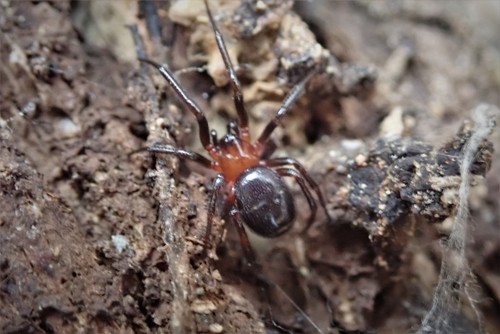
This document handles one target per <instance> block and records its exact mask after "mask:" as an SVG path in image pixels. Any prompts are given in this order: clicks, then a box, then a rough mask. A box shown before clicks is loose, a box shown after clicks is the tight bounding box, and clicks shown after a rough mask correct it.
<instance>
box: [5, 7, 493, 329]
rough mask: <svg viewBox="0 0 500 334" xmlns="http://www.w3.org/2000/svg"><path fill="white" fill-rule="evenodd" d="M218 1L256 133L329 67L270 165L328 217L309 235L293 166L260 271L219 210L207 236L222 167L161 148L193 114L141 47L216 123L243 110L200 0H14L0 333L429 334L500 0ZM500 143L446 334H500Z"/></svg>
mask: <svg viewBox="0 0 500 334" xmlns="http://www.w3.org/2000/svg"><path fill="white" fill-rule="evenodd" d="M210 6H211V9H212V12H213V14H214V16H215V19H216V21H217V24H218V26H219V28H220V30H221V32H222V35H223V36H224V40H225V42H226V45H227V49H228V53H229V55H230V56H231V59H232V61H233V64H234V65H235V68H236V71H237V73H238V77H239V79H240V81H241V82H242V87H243V93H244V97H245V102H246V106H247V109H248V112H249V116H250V121H251V134H252V136H253V137H254V138H255V137H256V136H258V134H259V133H260V132H261V131H262V129H263V128H264V127H265V125H266V124H267V122H268V121H269V120H270V119H271V118H272V117H273V115H274V113H275V112H276V110H278V109H279V107H280V104H281V101H282V100H283V99H284V97H285V96H286V94H287V93H288V92H289V91H290V89H292V87H293V86H294V85H295V84H296V83H297V82H299V81H300V80H301V79H303V78H304V77H305V76H306V75H307V74H308V73H309V72H310V71H312V70H316V71H317V74H316V75H314V76H313V78H312V79H311V80H310V82H308V83H307V88H306V89H305V92H304V94H303V96H302V97H301V98H300V99H299V100H298V101H296V103H294V105H293V107H292V108H291V109H290V111H289V113H288V114H287V115H286V117H285V118H284V119H283V121H282V127H279V128H278V129H276V131H275V133H274V136H273V141H276V142H277V143H278V149H277V151H276V153H275V154H274V156H289V157H293V158H296V159H297V160H299V161H300V162H301V163H303V165H304V166H305V167H306V169H307V170H308V171H309V172H310V174H311V176H312V178H313V179H314V180H316V181H317V182H318V184H319V186H320V188H321V191H322V193H323V194H324V196H325V199H326V209H327V210H328V213H329V215H330V216H331V218H332V219H331V220H328V219H327V217H326V215H325V213H324V212H323V211H322V207H321V206H320V205H319V203H318V206H319V209H318V213H317V216H316V219H315V220H314V223H313V225H312V227H311V228H310V229H308V230H307V232H306V233H302V230H303V228H304V226H305V224H306V221H307V219H308V217H309V213H310V211H309V207H308V202H307V200H306V198H305V197H304V195H303V193H302V191H301V188H300V186H299V185H298V184H297V183H295V182H293V178H292V179H291V180H290V181H291V182H290V183H289V186H290V189H291V191H292V193H293V196H294V198H295V206H296V209H297V210H296V211H297V218H296V221H295V223H294V226H293V228H292V229H291V230H290V231H289V232H287V233H286V234H284V235H283V236H280V237H278V238H272V239H265V238H261V237H259V236H256V235H253V234H252V233H251V232H249V234H250V241H251V244H252V249H253V250H254V251H255V253H256V255H257V259H258V262H259V265H260V266H261V267H262V272H263V274H262V276H261V277H260V278H259V277H257V276H260V275H256V274H257V273H256V270H252V269H249V268H248V266H247V261H246V258H245V255H244V252H243V251H242V247H241V243H240V239H239V236H238V233H237V230H236V228H235V227H234V224H232V222H231V221H228V223H227V224H225V221H224V220H223V219H222V218H220V217H224V216H225V215H224V201H222V200H221V201H220V203H219V204H220V205H219V206H220V207H218V208H217V210H218V215H217V216H218V218H216V220H215V222H214V225H213V226H212V229H211V233H210V236H209V242H208V243H205V242H204V241H205V239H204V237H205V232H206V222H207V204H206V203H207V199H208V196H209V194H210V193H211V189H212V186H211V180H212V179H213V177H214V173H213V172H211V171H206V170H205V169H203V168H202V167H200V166H198V165H197V164H195V163H192V162H186V161H179V160H178V159H176V158H174V157H172V156H169V155H157V156H154V155H152V154H150V153H149V152H147V150H146V148H147V147H148V146H151V145H153V144H163V145H173V146H176V147H183V148H186V149H189V150H192V151H196V152H200V153H202V152H203V149H202V146H201V144H200V142H199V137H198V129H197V124H196V119H195V117H193V115H192V114H190V113H189V111H188V110H186V108H184V106H183V105H182V104H181V103H179V101H178V100H177V99H176V97H175V95H174V94H173V93H172V92H171V91H170V90H169V89H168V87H167V84H166V82H165V81H164V79H163V78H162V77H161V76H160V75H159V73H157V71H156V70H155V69H154V68H152V67H150V66H149V65H147V64H145V63H139V62H138V61H137V57H143V58H148V59H152V60H155V61H157V62H160V63H163V64H168V65H169V67H170V69H172V70H173V71H175V72H176V76H177V77H178V78H179V80H180V81H181V82H182V86H183V87H184V88H185V90H186V91H187V92H188V93H189V95H190V96H192V97H193V98H194V100H196V102H197V103H198V104H199V105H200V107H201V109H202V110H204V111H205V114H206V116H207V118H208V121H209V124H210V126H211V127H212V128H213V129H215V130H216V131H217V132H218V133H219V134H223V133H225V131H226V123H227V122H228V120H230V119H236V118H237V116H236V115H237V114H236V109H235V107H234V104H233V102H232V94H231V92H232V91H231V89H230V86H229V85H228V77H227V75H226V72H225V67H224V63H223V62H222V59H221V58H220V54H219V51H218V49H217V45H216V44H215V40H214V37H213V36H214V35H213V30H212V28H211V26H210V25H209V24H208V19H207V14H206V10H205V7H204V5H203V2H201V1H194V0H193V1H172V2H134V1H128V2H118V1H95V2H75V1H64V0H61V1H54V2H43V1H32V2H30V1H8V0H7V1H2V2H1V3H0V8H1V10H0V32H1V35H0V42H1V50H0V56H1V63H0V76H1V81H0V83H1V89H0V94H1V100H0V116H1V117H0V174H1V175H0V183H1V193H0V194H1V195H0V332H2V333H82V332H84V333H94V332H97V333H411V332H417V331H418V329H419V326H420V324H421V322H422V319H423V317H424V316H425V314H426V312H428V311H429V310H430V309H431V306H432V302H433V292H434V291H435V288H436V285H437V283H438V277H439V272H440V266H441V257H442V252H443V248H442V247H441V244H442V241H443V240H446V239H447V237H448V235H449V234H450V231H451V229H452V227H451V226H452V224H453V217H454V215H455V212H456V207H457V205H458V202H459V201H458V188H459V185H460V181H461V175H460V163H461V157H462V152H463V150H464V147H466V145H467V143H468V140H469V139H470V138H471V136H472V134H473V129H474V123H473V122H472V121H471V110H472V109H474V108H475V107H476V106H477V105H478V104H480V103H483V102H485V103H489V104H492V105H500V95H499V94H498V92H499V91H500V72H499V69H500V44H499V41H498V38H497V32H498V31H500V4H499V3H498V2H496V1H475V2H458V3H455V2H437V1H424V2H418V5H417V3H416V2H413V1H402V2H397V3H394V2H389V1H377V2H371V1H361V0H360V1H350V2H338V1H315V2H305V1H304V2H302V1H300V2H297V3H295V4H294V3H293V2H292V1H273V0H266V1H243V2H239V1H210ZM497 120H498V118H497ZM499 137H500V135H499V133H498V131H496V132H493V133H492V134H491V135H490V137H489V139H488V140H485V141H483V142H482V143H481V145H480V147H479V149H478V150H477V152H476V154H475V158H474V162H473V164H472V167H471V170H470V172H471V175H472V178H471V180H472V185H473V187H472V188H471V191H470V194H469V195H470V196H469V211H470V219H469V223H470V226H469V229H468V231H469V233H468V235H467V246H466V260H467V261H468V262H467V263H468V265H469V266H470V268H471V271H472V273H473V274H474V277H475V278H474V279H473V280H471V281H469V283H470V284H471V287H470V289H469V288H468V287H467V288H460V287H459V288H457V297H456V300H457V303H461V304H460V305H461V306H460V307H459V308H458V309H459V310H460V311H459V313H456V312H451V311H449V310H448V309H447V308H446V306H445V307H444V309H443V311H442V313H441V314H442V315H443V316H444V317H446V319H447V321H448V324H449V328H448V330H447V333H476V332H477V333H480V332H484V333H500V330H499V328H500V318H499V317H498V314H499V313H500V284H499V282H500V266H499V263H500V211H499V206H498V198H499V196H500V163H499V162H500V154H499V153H498V151H495V146H497V147H496V148H497V149H498V143H499V142H500V140H499ZM226 220H227V219H226ZM262 279H264V280H265V282H266V284H265V285H264V284H263V283H262ZM471 300H473V301H475V303H474V302H472V303H471V302H470V301H471ZM450 310H451V308H450ZM453 310H454V309H453ZM478 315H480V317H478Z"/></svg>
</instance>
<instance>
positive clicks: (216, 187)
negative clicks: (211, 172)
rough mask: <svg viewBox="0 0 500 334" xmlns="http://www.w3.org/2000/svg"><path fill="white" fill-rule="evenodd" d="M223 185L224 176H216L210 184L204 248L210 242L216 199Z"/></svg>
mask: <svg viewBox="0 0 500 334" xmlns="http://www.w3.org/2000/svg"><path fill="white" fill-rule="evenodd" d="M223 185H224V175H222V174H217V176H216V177H215V179H214V180H213V182H212V193H211V194H210V198H209V200H208V213H207V227H206V230H205V240H204V244H205V247H207V246H208V242H209V241H210V234H211V232H212V225H213V221H214V218H215V215H216V212H215V211H216V206H217V198H218V195H219V191H220V189H221V188H222V186H223Z"/></svg>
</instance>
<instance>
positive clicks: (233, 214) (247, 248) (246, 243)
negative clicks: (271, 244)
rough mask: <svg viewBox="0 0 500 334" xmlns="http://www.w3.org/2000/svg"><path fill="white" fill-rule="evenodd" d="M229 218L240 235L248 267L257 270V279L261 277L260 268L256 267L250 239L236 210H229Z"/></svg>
mask: <svg viewBox="0 0 500 334" xmlns="http://www.w3.org/2000/svg"><path fill="white" fill-rule="evenodd" d="M229 218H230V219H231V220H232V221H234V222H235V223H236V229H237V230H238V234H239V235H240V242H241V247H242V248H243V252H244V253H245V257H246V259H247V262H248V266H249V267H250V268H251V269H254V270H257V272H258V274H257V277H260V276H262V275H261V272H260V267H258V266H257V261H256V258H255V253H254V252H253V249H252V245H250V239H248V235H247V232H246V231H245V227H244V226H243V222H242V221H241V219H240V217H239V213H238V211H237V210H236V208H234V206H233V208H231V211H230V212H229Z"/></svg>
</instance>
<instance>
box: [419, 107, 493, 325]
mask: <svg viewBox="0 0 500 334" xmlns="http://www.w3.org/2000/svg"><path fill="white" fill-rule="evenodd" d="M498 115H499V110H498V108H496V107H494V106H491V105H486V104H481V105H479V106H477V107H476V108H475V109H474V110H473V112H472V118H473V120H474V122H475V127H474V129H473V130H472V135H471V137H470V138H469V141H468V142H467V144H466V145H465V146H464V149H463V156H462V163H461V166H460V174H461V183H460V189H459V203H458V208H457V213H456V216H455V219H454V221H453V226H452V230H451V233H450V236H449V238H448V240H447V241H446V243H445V244H444V247H443V248H444V249H443V259H442V263H441V272H440V274H439V282H438V285H437V287H436V290H435V292H434V298H433V302H432V308H431V309H430V311H429V312H428V313H427V315H426V316H425V318H424V319H423V321H422V324H421V327H420V329H419V330H418V332H417V333H418V334H430V333H440V334H441V333H443V334H444V333H450V334H451V333H458V332H460V328H456V325H454V324H453V323H455V322H456V320H457V317H459V318H460V295H461V294H465V296H466V297H467V299H468V302H469V303H470V305H471V307H472V309H473V310H474V312H475V315H476V318H477V319H476V320H477V322H478V323H479V327H481V314H480V312H479V310H478V308H477V307H476V305H475V302H474V300H473V299H472V298H471V296H470V294H469V291H468V285H470V284H473V283H474V276H473V274H472V272H471V270H470V268H469V265H468V263H467V259H466V256H465V246H466V241H467V236H468V234H467V220H468V215H469V203H468V196H469V191H470V178H471V175H470V167H471V165H472V163H473V162H474V157H475V155H476V153H477V151H478V149H479V147H480V145H481V143H482V142H483V140H485V139H486V138H487V137H488V135H489V134H490V133H491V131H492V130H493V128H494V127H495V118H496V117H497V116H498ZM480 331H481V330H480Z"/></svg>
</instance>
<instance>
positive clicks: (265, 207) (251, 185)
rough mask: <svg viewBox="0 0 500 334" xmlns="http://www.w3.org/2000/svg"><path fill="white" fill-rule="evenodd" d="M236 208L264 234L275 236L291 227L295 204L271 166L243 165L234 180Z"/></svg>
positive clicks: (255, 229) (253, 227) (265, 235)
mask: <svg viewBox="0 0 500 334" xmlns="http://www.w3.org/2000/svg"><path fill="white" fill-rule="evenodd" d="M234 195H235V202H236V208H237V209H238V211H239V213H240V217H241V218H242V219H243V221H244V222H245V224H246V225H247V226H248V227H250V228H251V229H252V230H253V231H254V232H255V233H257V234H259V235H261V236H263V237H268V238H272V237H277V236H279V235H281V234H283V233H285V232H286V231H288V229H290V227H291V226H292V223H293V220H294V218H295V205H294V202H293V197H292V194H291V193H290V190H289V189H288V187H287V186H286V184H285V183H284V182H283V180H282V178H281V177H280V175H278V173H276V172H275V171H274V170H272V169H270V168H268V167H264V166H259V165H257V166H254V167H250V168H248V169H246V170H245V171H244V172H243V173H241V175H240V176H239V177H238V178H237V179H236V182H235V183H234Z"/></svg>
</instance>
